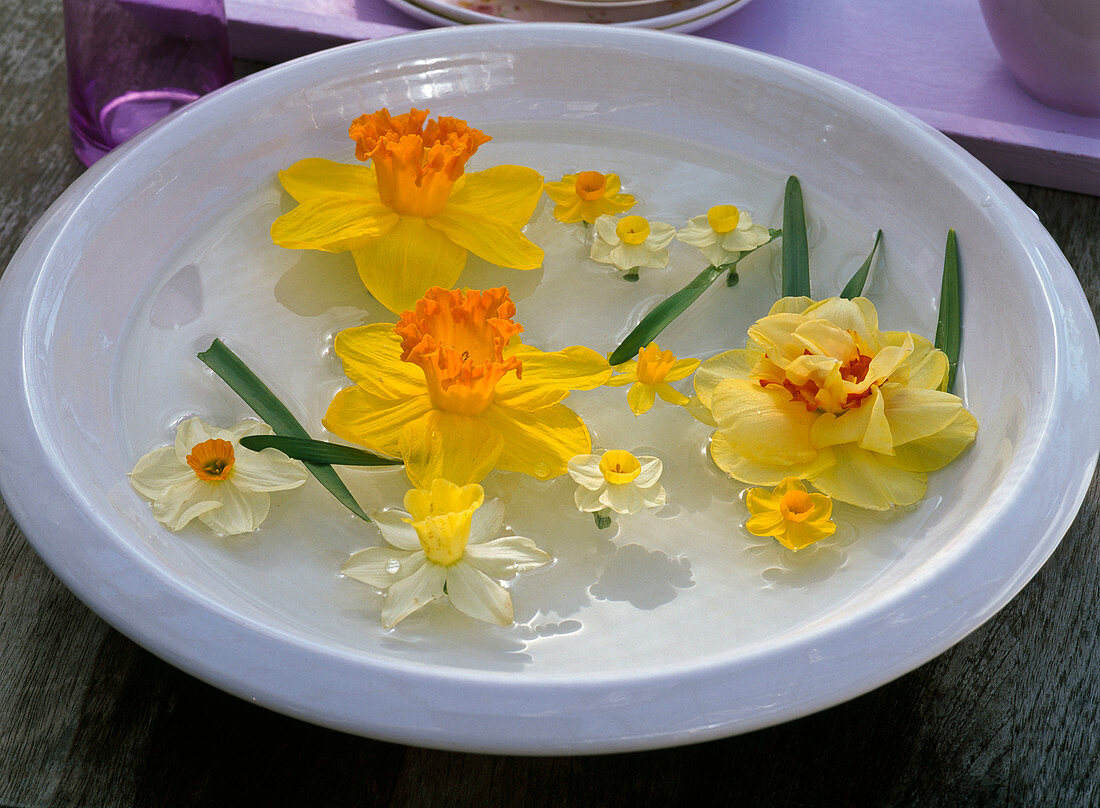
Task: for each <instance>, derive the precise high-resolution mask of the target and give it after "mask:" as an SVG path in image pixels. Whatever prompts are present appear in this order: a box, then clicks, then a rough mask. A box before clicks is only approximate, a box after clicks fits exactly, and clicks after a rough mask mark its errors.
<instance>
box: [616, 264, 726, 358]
mask: <svg viewBox="0 0 1100 808" xmlns="http://www.w3.org/2000/svg"><path fill="white" fill-rule="evenodd" d="M723 272H724V270H723V269H721V268H719V267H714V266H709V267H707V268H706V269H704V270H703V271H702V272H700V273H699V274H698V275H696V276H695V278H694V279H692V281H691V282H690V283H689V284H688V285H687V286H685V287H684V288H683V289H681V290H680V291H678V292H675V293H673V294H671V295H669V296H668V297H666V298H665V299H664V300H662V301H661V302H660V303H658V304H657V305H656V306H654V307H653V309H652V310H651V311H650V312H649V314H647V315H646V316H645V317H643V318H642V321H641V322H640V323H638V324H637V325H636V326H634V330H633V331H631V332H630V333H629V334H627V336H626V339H624V340H623V342H622V344H621V345H620V346H619V347H618V348H616V349H615V350H614V351H613V352H612V353H611V357H610V358H609V359H608V362H610V363H611V365H613V366H614V365H621V364H622V363H623V362H626V361H627V360H629V359H633V358H634V357H636V356H637V355H638V351H640V350H641V349H642V348H644V347H645V346H646V345H648V344H649V343H651V342H652V341H653V340H654V339H655V338H656V337H657V335H658V334H660V333H661V332H662V331H664V330H665V328H666V327H667V326H668V324H669V323H671V322H672V321H673V320H675V319H676V318H677V317H679V316H680V315H681V314H682V313H683V312H684V310H685V309H687V307H688V306H690V305H691V304H692V303H694V302H695V301H696V300H698V299H699V295H701V294H703V292H705V291H706V290H707V288H708V287H709V286H710V285H711V284H712V283H714V279H715V278H717V277H718V276H719V275H721V274H722V273H723Z"/></svg>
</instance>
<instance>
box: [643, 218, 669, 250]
mask: <svg viewBox="0 0 1100 808" xmlns="http://www.w3.org/2000/svg"><path fill="white" fill-rule="evenodd" d="M675 235H676V228H675V227H673V226H672V225H670V224H665V223H664V222H650V223H649V238H647V239H646V240H645V243H646V246H647V247H649V249H651V250H663V249H664V248H665V247H667V246H668V245H669V244H671V243H672V239H673V237H674V236H675Z"/></svg>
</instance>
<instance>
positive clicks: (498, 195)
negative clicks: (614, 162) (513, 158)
mask: <svg viewBox="0 0 1100 808" xmlns="http://www.w3.org/2000/svg"><path fill="white" fill-rule="evenodd" d="M427 115H428V111H427V110H416V109H414V110H412V111H410V112H408V113H406V114H404V115H397V116H395V117H391V116H390V114H389V112H388V110H385V109H383V110H380V111H378V112H374V113H371V114H370V115H363V116H360V117H359V118H356V119H355V121H354V122H353V123H352V124H351V127H350V128H349V130H348V134H349V135H350V136H351V138H352V139H353V140H354V141H355V143H356V147H355V156H356V157H357V158H358V159H360V160H370V165H369V166H360V165H345V164H343V163H335V162H332V161H330V160H322V159H307V160H301V161H299V162H297V163H295V164H294V165H292V166H291V167H290V168H288V169H287V170H285V171H281V172H279V179H280V181H281V182H282V184H283V187H284V188H285V189H286V190H287V192H288V193H289V194H290V195H291V196H292V197H294V199H295V200H296V201H297V202H298V206H297V207H296V208H294V209H293V210H291V211H290V212H288V213H286V214H284V215H282V216H280V217H279V218H278V219H276V220H275V222H274V224H272V226H271V238H272V240H273V241H274V242H275V243H276V244H278V245H279V246H280V247H288V248H291V249H298V250H302V249H310V250H324V251H327V252H343V251H344V250H350V251H351V253H352V255H353V256H354V258H355V265H356V267H357V268H358V270H359V276H360V278H362V280H363V284H364V285H365V286H366V287H367V290H368V291H370V293H371V294H372V295H374V296H375V298H377V299H378V301H379V302H380V303H382V305H384V306H385V307H386V308H388V309H390V311H393V312H400V311H403V310H404V309H407V308H410V307H411V306H412V305H413V303H415V301H416V300H417V299H418V298H419V297H420V296H421V295H423V294H424V292H425V291H426V290H427V289H428V288H430V287H432V286H444V287H450V286H453V285H454V283H455V282H456V281H457V280H458V277H459V275H460V274H461V272H462V268H463V267H464V266H465V264H466V255H467V252H472V253H473V254H474V255H477V256H480V257H481V258H484V259H485V260H486V261H489V262H490V263H493V264H497V265H498V266H502V267H513V268H515V269H535V268H537V267H538V266H540V265H541V264H542V258H543V253H542V250H541V249H539V248H538V247H537V246H536V245H535V244H533V243H532V242H531V241H529V240H528V239H527V238H526V237H525V236H524V235H523V233H521V232H520V228H522V227H523V226H524V225H525V224H526V223H527V220H528V219H530V218H531V214H532V213H533V212H534V210H535V205H536V204H537V203H538V200H539V197H540V196H541V195H542V177H541V176H540V175H539V174H538V172H536V171H534V170H533V169H530V168H523V167H521V166H512V165H504V166H496V167H494V168H489V169H486V170H485V171H479V172H476V173H473V174H467V173H465V166H466V162H467V161H468V160H469V159H470V158H471V157H472V156H473V155H474V153H475V152H476V151H477V149H478V147H479V146H481V145H482V144H484V143H485V142H487V141H488V140H489V137H488V136H486V135H485V134H483V133H482V132H480V131H478V130H477V129H474V128H472V127H469V126H467V124H466V122H465V121H461V120H459V119H457V118H446V117H440V118H438V119H433V120H428V121H426V122H425V119H426V118H427Z"/></svg>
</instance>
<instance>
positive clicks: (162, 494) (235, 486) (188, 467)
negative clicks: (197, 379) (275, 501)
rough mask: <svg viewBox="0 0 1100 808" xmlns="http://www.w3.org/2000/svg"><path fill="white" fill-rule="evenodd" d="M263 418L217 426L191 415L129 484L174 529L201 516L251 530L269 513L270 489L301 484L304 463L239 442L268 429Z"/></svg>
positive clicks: (215, 525) (221, 527)
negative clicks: (168, 443) (253, 448)
mask: <svg viewBox="0 0 1100 808" xmlns="http://www.w3.org/2000/svg"><path fill="white" fill-rule="evenodd" d="M270 434H272V430H271V427H269V426H268V425H267V424H264V423H261V422H259V421H242V422H241V423H239V424H237V425H236V426H234V427H231V428H230V429H219V428H218V427H215V426H211V425H210V424H208V423H206V422H205V421H202V420H201V419H199V418H188V419H187V420H186V421H184V422H183V423H182V424H180V425H179V427H178V428H177V429H176V441H175V444H174V445H173V446H161V447H160V448H157V449H154V450H153V451H151V452H149V453H148V454H146V455H145V456H144V457H142V458H141V459H140V460H138V462H137V464H136V465H135V466H134V470H133V471H131V472H130V484H131V485H133V487H134V488H135V489H136V490H137V492H138V493H139V494H141V495H142V496H143V497H146V498H147V499H150V500H152V501H153V517H154V518H155V519H156V520H157V521H158V522H161V523H163V524H164V525H166V526H167V527H168V528H169V529H170V530H182V529H183V528H184V527H186V526H187V525H188V523H190V522H191V520H192V519H195V518H198V519H199V521H201V522H202V523H203V524H205V525H206V526H207V527H209V528H210V529H211V530H213V531H214V532H215V533H217V534H218V535H219V536H231V535H236V534H239V533H251V532H252V531H254V530H256V528H258V527H259V526H260V525H261V524H262V523H263V521H264V519H266V518H267V513H268V508H269V507H270V499H271V498H270V496H269V495H268V494H269V492H271V491H285V490H287V489H291V488H297V487H298V486H300V485H302V483H304V482H305V481H306V470H305V467H304V466H303V465H302V464H301V463H299V462H298V461H297V460H290V459H289V458H287V457H286V456H285V455H283V454H282V452H279V451H277V450H275V449H264V450H263V451H262V452H253V451H251V450H250V449H245V448H243V447H242V446H241V445H240V440H241V438H243V437H245V436H246V435H270Z"/></svg>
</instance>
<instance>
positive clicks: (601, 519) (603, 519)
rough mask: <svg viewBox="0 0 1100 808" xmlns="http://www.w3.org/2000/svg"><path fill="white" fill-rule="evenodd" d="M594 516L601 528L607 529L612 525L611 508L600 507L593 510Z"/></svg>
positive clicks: (597, 525)
mask: <svg viewBox="0 0 1100 808" xmlns="http://www.w3.org/2000/svg"><path fill="white" fill-rule="evenodd" d="M592 518H593V519H595V520H596V527H597V528H599V529H600V530H606V529H607V528H609V527H611V509H610V508H600V509H599V510H598V511H593V512H592Z"/></svg>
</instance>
